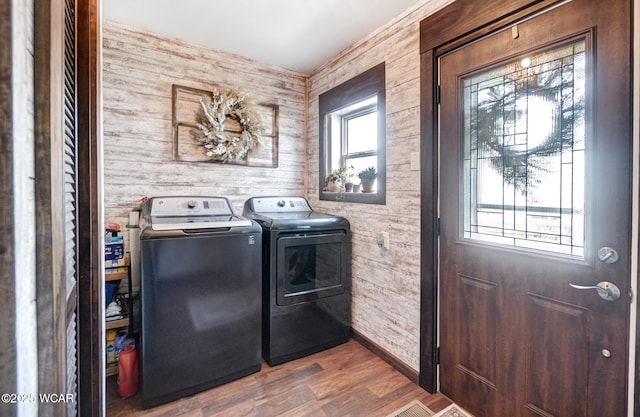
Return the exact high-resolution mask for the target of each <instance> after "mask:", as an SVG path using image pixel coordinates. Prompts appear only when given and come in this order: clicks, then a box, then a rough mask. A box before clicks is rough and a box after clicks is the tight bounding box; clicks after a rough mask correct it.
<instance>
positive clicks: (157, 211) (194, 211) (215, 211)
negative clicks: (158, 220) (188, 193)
mask: <svg viewBox="0 0 640 417" xmlns="http://www.w3.org/2000/svg"><path fill="white" fill-rule="evenodd" d="M232 214H233V209H232V208H231V203H230V202H229V200H228V199H227V198H225V197H155V198H153V201H152V204H151V216H154V217H155V216H162V217H164V216H194V215H196V216H225V215H226V216H231V215H232Z"/></svg>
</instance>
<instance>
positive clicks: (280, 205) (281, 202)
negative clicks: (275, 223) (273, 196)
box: [278, 200, 287, 207]
mask: <svg viewBox="0 0 640 417" xmlns="http://www.w3.org/2000/svg"><path fill="white" fill-rule="evenodd" d="M285 204H287V202H286V201H284V200H280V201H278V207H284V206H285Z"/></svg>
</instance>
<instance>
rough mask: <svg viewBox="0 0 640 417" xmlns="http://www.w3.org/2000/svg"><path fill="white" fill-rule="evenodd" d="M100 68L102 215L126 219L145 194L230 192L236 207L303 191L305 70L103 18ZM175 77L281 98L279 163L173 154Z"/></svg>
mask: <svg viewBox="0 0 640 417" xmlns="http://www.w3.org/2000/svg"><path fill="white" fill-rule="evenodd" d="M103 71H104V73H103V102H104V105H103V110H104V114H103V117H104V126H103V129H104V133H103V135H104V200H105V207H104V209H105V221H117V222H119V223H120V224H121V226H123V227H124V225H126V224H127V216H128V213H129V212H130V211H131V210H132V209H133V208H134V207H136V206H139V203H140V199H141V198H142V197H143V196H148V197H153V196H160V195H188V194H193V195H214V196H218V195H220V196H227V197H229V198H230V199H231V200H232V202H233V203H234V205H235V207H236V209H237V210H238V211H239V212H241V211H242V205H243V204H244V201H245V200H246V199H247V198H249V197H251V196H255V195H304V194H305V191H306V187H305V180H306V177H305V175H304V173H305V171H306V155H305V151H306V149H305V139H304V126H305V119H306V111H305V109H306V104H305V99H306V96H305V91H306V79H307V77H306V75H304V74H300V73H297V72H293V71H288V70H285V69H282V68H277V67H273V66H269V65H265V64H261V63H258V62H255V61H252V60H249V59H246V58H243V57H240V56H237V55H232V54H228V53H223V52H219V51H213V50H210V49H206V48H202V47H199V46H196V45H193V44H189V43H185V42H182V41H177V40H174V39H170V38H166V37H162V36H158V35H155V34H152V33H149V32H146V31H143V30H140V29H137V28H133V27H128V26H124V25H121V24H118V23H116V22H112V21H108V20H107V21H105V22H104V23H103ZM172 84H179V85H183V86H189V87H195V88H201V89H207V90H212V89H213V88H214V87H216V86H218V87H219V88H221V89H227V88H234V89H236V90H239V91H240V92H241V93H244V94H247V95H248V96H251V98H253V99H254V100H255V101H257V102H268V103H274V104H277V105H278V106H280V117H279V130H280V138H279V148H280V152H279V158H278V159H279V166H278V167H277V168H255V167H244V166H234V165H223V164H217V163H209V162H177V161H173V160H172V153H171V152H172V151H171V149H172V148H171V86H172ZM124 236H125V239H126V237H127V233H126V232H125V233H124Z"/></svg>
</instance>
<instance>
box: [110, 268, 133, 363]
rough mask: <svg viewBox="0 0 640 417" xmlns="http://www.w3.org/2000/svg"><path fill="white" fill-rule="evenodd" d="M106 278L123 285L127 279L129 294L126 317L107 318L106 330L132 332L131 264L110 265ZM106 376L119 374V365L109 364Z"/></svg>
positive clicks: (127, 295) (127, 296)
mask: <svg viewBox="0 0 640 417" xmlns="http://www.w3.org/2000/svg"><path fill="white" fill-rule="evenodd" d="M104 280H105V283H106V282H114V281H121V285H122V281H126V282H127V289H128V290H127V294H126V298H127V303H126V304H127V305H126V308H127V311H126V312H125V313H123V315H125V317H123V318H121V319H116V320H106V322H105V330H112V329H116V330H118V329H124V328H126V329H127V333H128V334H131V333H132V327H133V326H132V324H133V317H132V314H133V310H132V305H131V301H132V296H131V268H130V265H128V264H127V265H123V266H114V267H108V268H105V274H104ZM105 374H106V376H111V375H117V374H118V366H117V364H116V365H111V366H107V368H106V371H105Z"/></svg>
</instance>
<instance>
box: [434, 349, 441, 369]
mask: <svg viewBox="0 0 640 417" xmlns="http://www.w3.org/2000/svg"><path fill="white" fill-rule="evenodd" d="M434 359H435V363H436V365H440V346H438V347H437V348H436V357H435V358H434Z"/></svg>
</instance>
